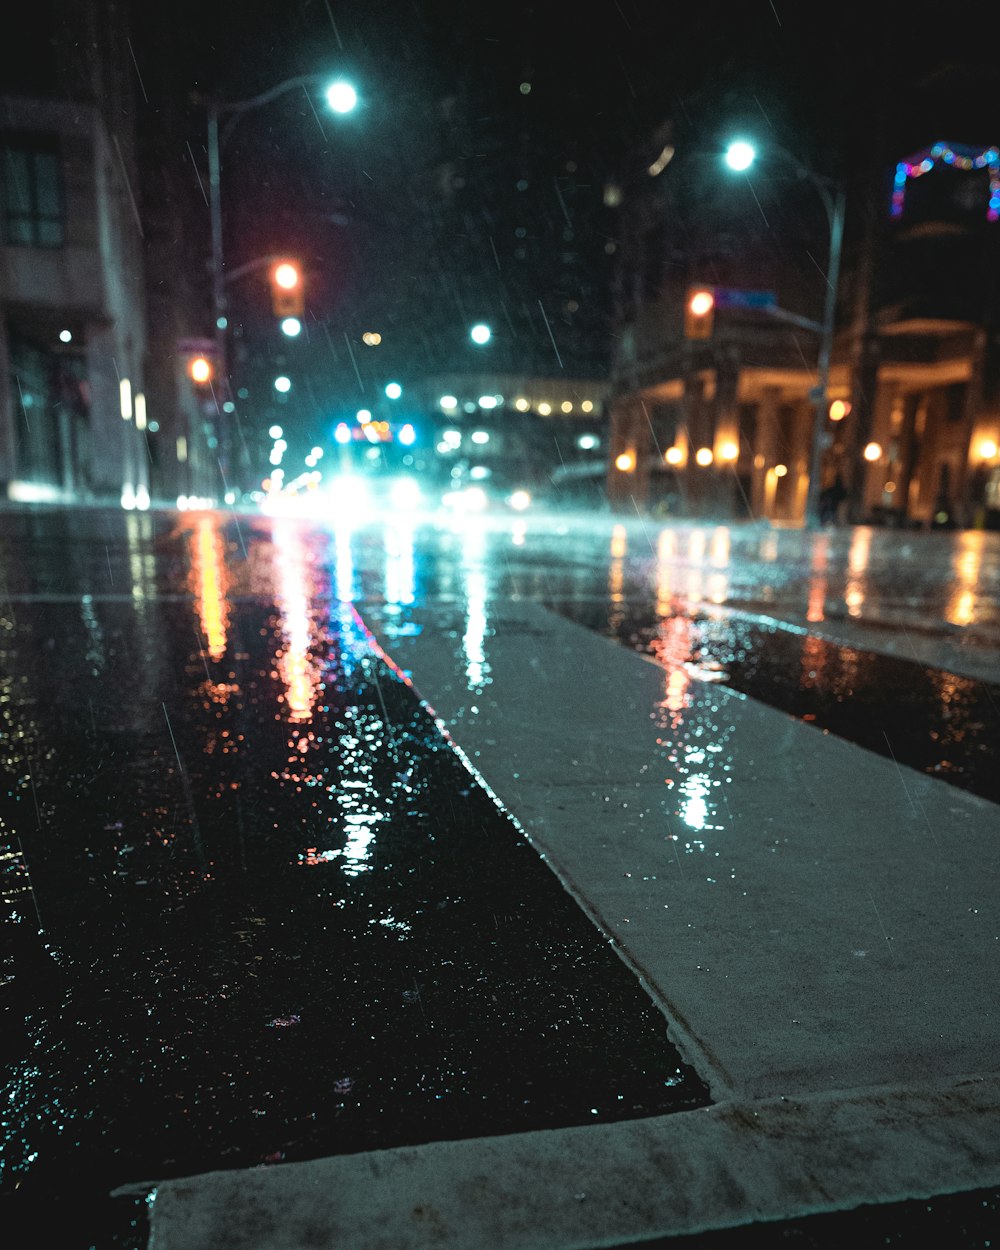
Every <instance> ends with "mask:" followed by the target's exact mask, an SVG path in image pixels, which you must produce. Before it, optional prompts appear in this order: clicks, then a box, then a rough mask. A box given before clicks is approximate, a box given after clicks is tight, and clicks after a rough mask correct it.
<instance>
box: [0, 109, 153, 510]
mask: <svg viewBox="0 0 1000 1250" xmlns="http://www.w3.org/2000/svg"><path fill="white" fill-rule="evenodd" d="M0 148H2V162H3V166H2V189H3V213H2V236H0V238H2V241H0V312H2V322H0V371H2V374H3V377H4V379H5V384H4V386H3V387H2V388H0V484H2V485H0V489H2V490H3V492H4V493H5V494H6V495H7V496H8V497H10V498H12V499H14V500H23V501H30V500H43V499H53V500H55V499H65V500H68V501H73V500H102V501H108V500H115V501H118V500H121V501H122V502H123V503H125V504H127V505H129V506H131V505H134V504H138V505H139V506H146V505H148V503H149V468H148V464H149V462H148V457H147V454H146V448H145V437H144V431H145V430H146V428H147V423H148V420H149V416H148V414H147V411H146V400H145V382H144V365H145V357H146V337H145V314H144V308H145V304H144V290H143V271H142V254H141V234H140V227H139V224H138V219H137V215H136V209H135V204H134V201H133V199H132V194H133V192H132V187H131V184H130V179H129V170H128V167H127V165H126V163H125V157H124V153H123V150H122V147H121V145H120V143H119V142H116V136H113V135H111V134H110V133H109V132H108V129H107V127H106V126H105V123H104V120H103V118H102V116H101V113H100V111H99V110H98V109H97V108H96V107H95V106H93V105H88V104H84V103H78V102H69V101H61V100H56V99H44V98H34V99H33V98H29V97H10V96H8V97H4V98H2V99H0Z"/></svg>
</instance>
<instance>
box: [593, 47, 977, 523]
mask: <svg viewBox="0 0 1000 1250" xmlns="http://www.w3.org/2000/svg"><path fill="white" fill-rule="evenodd" d="M820 77H822V75H820ZM862 81H863V80H862ZM988 98H989V91H988V85H987V84H986V83H985V80H984V79H982V76H980V77H978V78H977V76H976V75H975V74H974V73H973V72H972V71H971V70H968V68H967V67H962V66H950V67H946V68H945V69H942V70H941V71H940V72H938V73H935V74H931V75H926V76H925V77H924V78H923V79H921V81H920V82H919V83H916V84H914V85H912V86H909V87H907V89H906V90H903V89H902V87H900V89H899V90H898V91H897V93H896V97H895V98H894V100H893V104H892V107H891V108H890V107H889V106H888V105H886V106H885V107H884V108H883V109H882V111H881V112H882V116H883V123H882V125H881V127H880V128H873V127H871V126H870V125H869V127H868V130H869V131H870V134H868V135H867V136H866V142H865V144H864V146H863V147H860V146H856V147H851V145H850V143H849V142H848V141H846V140H843V139H842V140H841V146H840V147H839V148H834V147H833V146H829V147H828V148H827V149H826V153H825V156H826V159H825V162H824V169H823V175H826V174H827V173H829V174H830V177H829V180H828V179H827V178H826V177H825V176H823V175H820V174H816V173H814V172H813V171H812V169H809V168H807V167H805V166H804V164H803V163H802V162H801V161H800V160H798V159H796V156H797V153H796V154H795V155H793V154H792V153H791V152H789V151H788V150H787V149H784V148H782V147H781V146H780V145H779V142H778V141H777V139H768V140H766V141H765V142H764V143H762V144H761V153H760V157H761V159H760V171H759V173H758V172H757V170H756V169H755V171H754V175H753V178H752V179H751V177H750V176H746V177H743V176H737V175H734V174H732V173H731V172H727V171H726V170H725V169H724V164H723V159H722V157H723V152H724V150H725V149H724V146H723V145H722V143H721V142H720V136H721V135H722V134H723V133H725V132H724V130H723V125H722V124H717V125H716V126H715V131H714V134H713V139H712V142H711V143H703V144H702V146H701V148H700V150H699V149H698V148H697V145H695V144H693V143H690V142H688V139H689V136H688V135H687V134H686V133H685V132H683V131H678V129H677V127H676V126H675V125H674V123H673V121H671V120H668V121H666V122H665V123H664V125H663V126H662V127H661V128H660V129H659V130H658V131H656V132H655V133H653V134H651V135H650V136H649V138H648V140H647V141H646V142H645V143H644V144H642V145H640V146H639V148H638V149H637V150H636V151H635V152H633V154H632V156H631V159H630V162H629V164H628V166H627V171H626V174H625V176H624V177H623V178H622V179H621V180H620V182H619V184H618V185H615V186H613V187H612V188H611V191H612V193H613V198H614V201H615V203H616V206H617V209H618V213H619V226H620V237H621V249H620V261H621V263H620V266H619V272H618V275H617V278H616V313H615V319H616V344H617V351H616V359H615V362H614V366H613V381H612V397H611V455H610V457H609V470H608V479H607V486H608V495H609V498H610V499H611V501H612V503H613V505H614V506H616V507H617V508H620V509H623V510H628V509H631V508H633V507H634V506H635V505H636V504H638V505H639V506H640V507H643V508H647V509H650V510H652V511H658V512H661V513H665V514H675V515H685V516H695V517H699V516H700V517H706V518H708V517H716V518H727V519H744V520H746V519H762V520H766V521H768V522H770V523H772V524H786V525H801V524H802V523H803V522H804V521H805V519H806V515H807V505H808V504H809V501H810V489H809V483H810V478H811V477H812V476H814V475H815V476H816V478H817V483H816V485H815V487H814V491H815V494H814V496H813V498H816V497H818V498H819V500H820V509H819V511H820V515H821V518H822V519H828V520H833V519H839V520H841V521H851V522H868V523H880V524H888V525H896V526H907V527H910V526H913V527H934V526H947V527H952V526H987V527H991V528H994V527H1000V400H998V378H1000V304H998V276H1000V220H998V218H1000V148H998V145H997V142H990V141H989V140H990V139H991V138H992V139H993V140H998V139H1000V135H993V136H990V135H988V134H986V135H983V136H982V137H980V135H981V134H982V130H983V127H982V122H981V118H983V117H986V116H989V113H988V110H985V109H984V108H983V102H984V101H985V100H987V99H988ZM883 102H884V101H883ZM725 103H726V102H725V101H723V102H722V103H721V104H720V103H719V102H717V101H716V102H714V104H713V105H712V106H711V107H710V106H706V113H709V114H711V115H712V116H713V117H722V116H725V112H726V109H725ZM863 103H864V102H863V101H862V102H861V103H859V104H858V105H857V112H856V114H855V115H854V124H855V126H856V127H857V130H858V133H861V132H862V129H863V125H862V124H863V123H864V122H865V121H866V120H870V115H872V114H874V115H877V114H878V112H879V110H878V109H876V107H875V105H874V104H873V103H872V102H871V101H870V100H869V101H868V103H869V104H871V109H870V114H869V115H867V116H866V114H865V111H864V109H863V108H862V107H861V105H862V104H863ZM946 105H947V107H946ZM769 106H770V102H769ZM713 107H714V109H715V111H714V113H712V108H713ZM937 125H949V126H952V127H954V131H953V132H952V133H943V132H939V131H937V130H936V129H935V130H931V129H930V127H931V126H937ZM843 128H844V131H845V133H849V129H850V118H849V117H845V118H844V119H843ZM786 129H787V130H788V131H789V133H792V130H793V128H792V126H791V125H788V126H787V127H786ZM782 137H784V136H782ZM791 141H792V142H796V137H795V135H794V133H792V140H791ZM797 142H798V143H800V144H802V145H803V146H805V147H808V146H809V145H808V143H806V141H805V139H804V137H803V135H802V133H801V131H800V132H799V134H798V138H797ZM813 167H814V168H815V164H814V165H813ZM838 190H839V191H842V193H843V196H844V202H845V203H846V220H845V229H844V233H843V237H842V243H841V244H838V245H837V247H838V252H839V259H840V266H839V275H837V276H838V277H839V281H837V282H836V283H835V291H836V302H835V305H834V319H833V326H834V334H833V339H832V351H831V358H830V365H829V374H828V380H827V386H826V388H825V394H824V395H823V397H822V402H819V400H820V392H819V388H818V384H819V380H820V350H821V346H822V339H821V331H822V325H823V320H824V298H825V294H826V291H827V289H828V288H829V287H830V286H831V283H832V278H833V276H834V267H833V264H832V260H831V258H832V255H833V251H834V220H833V215H832V214H831V213H830V211H829V210H830V205H831V202H833V201H834V197H835V195H836V193H837V191H838ZM698 288H704V289H706V290H708V291H711V292H713V293H714V294H715V296H716V297H717V298H716V306H715V308H714V311H713V313H712V315H711V317H710V318H709V328H708V332H707V333H705V332H704V329H703V328H702V329H699V328H697V327H695V328H693V327H692V325H691V319H690V317H689V316H688V315H687V314H686V311H685V310H686V306H687V302H688V300H689V298H690V296H691V294H692V292H693V291H695V290H696V289H698Z"/></svg>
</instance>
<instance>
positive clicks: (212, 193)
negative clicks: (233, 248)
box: [207, 74, 357, 386]
mask: <svg viewBox="0 0 1000 1250" xmlns="http://www.w3.org/2000/svg"><path fill="white" fill-rule="evenodd" d="M323 81H324V77H323V76H322V75H319V74H299V75H297V76H296V77H295V78H288V79H286V80H285V81H284V82H281V83H278V85H277V86H275V87H271V88H270V89H269V90H267V91H262V92H261V93H260V94H259V95H255V96H251V97H250V98H249V99H247V100H231V101H226V102H223V101H219V100H213V101H211V102H210V103H209V106H208V145H207V146H208V203H209V214H210V217H211V230H212V259H211V266H212V312H213V315H214V321H215V327H214V334H215V347H216V352H217V355H218V362H219V375H220V376H221V377H223V378H224V379H225V382H224V383H223V385H226V386H228V380H229V374H228V370H227V368H226V276H225V270H224V267H223V259H222V197H221V194H220V184H221V160H220V151H221V148H222V146H223V144H224V143H225V140H226V139H227V138H228V137H229V135H230V134H231V133H232V130H233V128H234V127H235V125H236V123H237V122H238V121H239V119H240V118H241V117H242V116H243V114H244V113H249V112H250V111H251V110H252V109H257V108H261V107H262V106H263V105H265V104H270V103H271V101H272V100H276V99H277V98H278V97H279V96H282V95H285V94H286V93H287V92H289V91H294V90H296V89H297V88H298V87H311V86H316V85H317V84H318V83H321V82H323ZM326 97H327V103H328V104H329V105H330V107H331V108H332V109H333V111H334V112H335V113H349V112H350V111H351V110H352V109H353V108H354V106H355V104H356V103H357V93H356V92H355V90H354V88H353V87H352V86H351V85H350V84H349V83H346V82H343V81H338V82H335V83H333V84H331V85H330V87H329V88H328V90H327V93H326ZM223 115H226V116H228V117H229V124H228V125H227V126H226V128H225V129H224V131H223V133H222V134H221V135H220V133H219V122H220V119H221V118H222V116H223Z"/></svg>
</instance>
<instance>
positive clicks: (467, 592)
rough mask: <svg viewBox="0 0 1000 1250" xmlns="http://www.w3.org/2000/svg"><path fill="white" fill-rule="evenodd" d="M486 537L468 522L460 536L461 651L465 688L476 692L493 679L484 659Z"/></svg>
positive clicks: (480, 530) (479, 526) (479, 527)
mask: <svg viewBox="0 0 1000 1250" xmlns="http://www.w3.org/2000/svg"><path fill="white" fill-rule="evenodd" d="M485 552H486V536H485V533H484V531H483V528H482V526H481V525H476V524H475V523H474V522H471V521H470V524H469V525H468V526H467V527H466V529H465V531H464V533H463V535H462V582H463V586H462V589H463V593H464V596H465V614H466V615H465V633H464V635H463V636H462V650H463V652H464V654H465V661H466V668H465V679H466V686H467V688H468V689H469V690H470V691H472V692H473V693H477V694H478V693H479V692H480V691H482V689H483V688H484V687H485V686H488V685H489V684H490V682H491V681H492V680H493V678H492V677H491V676H490V666H489V664H488V663H487V660H486V646H485V643H486V625H487V619H486V590H487V576H486V568H485V565H484V560H483V557H484V555H485Z"/></svg>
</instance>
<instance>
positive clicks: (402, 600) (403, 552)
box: [383, 521, 414, 606]
mask: <svg viewBox="0 0 1000 1250" xmlns="http://www.w3.org/2000/svg"><path fill="white" fill-rule="evenodd" d="M383 541H384V543H385V601H386V603H395V604H398V605H400V606H406V605H407V604H411V603H412V602H413V587H414V574H413V526H412V525H408V524H407V523H406V522H405V521H404V522H400V523H398V524H396V525H387V526H386V527H385V533H384V535H383Z"/></svg>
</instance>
